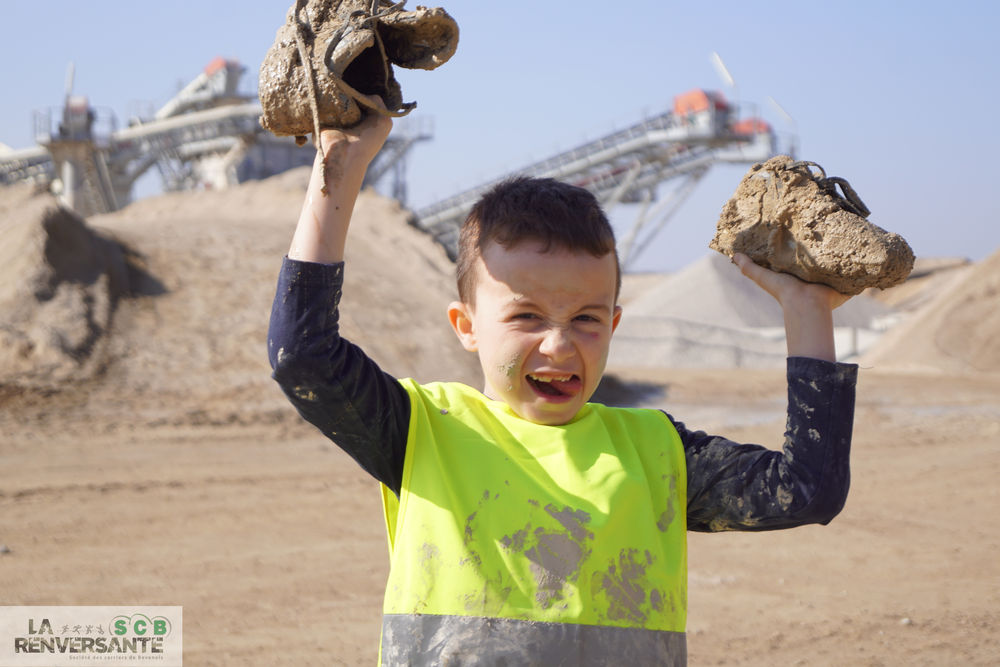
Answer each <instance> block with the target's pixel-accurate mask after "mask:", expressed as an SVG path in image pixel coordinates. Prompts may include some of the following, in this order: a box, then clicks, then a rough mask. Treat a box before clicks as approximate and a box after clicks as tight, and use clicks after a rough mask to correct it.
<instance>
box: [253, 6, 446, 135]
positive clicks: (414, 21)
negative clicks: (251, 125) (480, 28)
mask: <svg viewBox="0 0 1000 667" xmlns="http://www.w3.org/2000/svg"><path fill="white" fill-rule="evenodd" d="M300 4H301V3H299V2H296V3H294V4H293V5H292V7H291V8H290V9H289V10H288V15H287V17H286V20H285V23H284V25H282V26H281V27H280V28H279V29H278V33H277V35H276V36H275V40H274V44H273V45H272V46H271V48H270V49H269V50H268V52H267V55H266V56H265V58H264V62H263V63H262V64H261V67H260V77H259V81H258V95H259V97H260V102H261V107H262V111H263V114H262V115H261V118H260V123H261V125H262V126H263V127H264V128H266V129H267V130H270V131H271V132H272V133H274V134H276V135H278V136H305V135H307V134H309V133H311V132H313V127H314V125H313V112H312V100H313V95H314V94H315V96H316V110H317V114H318V116H319V124H320V127H324V128H329V127H351V126H353V125H356V124H357V123H359V122H360V121H361V119H362V118H363V117H364V115H365V113H367V111H366V108H365V104H366V103H365V100H364V99H363V98H362V97H360V96H359V94H360V95H361V96H364V95H378V96H379V97H381V98H382V101H383V102H384V103H385V107H386V109H387V110H388V111H389V112H390V113H391V115H403V114H405V113H406V112H407V111H408V110H409V109H411V108H412V107H413V106H415V105H414V104H412V103H410V104H404V102H403V93H402V91H401V89H400V86H399V82H398V81H397V80H396V77H395V75H394V73H393V69H392V66H393V65H394V64H395V65H399V66H400V67H405V68H408V69H434V68H436V67H438V66H440V65H442V64H444V63H445V62H447V61H448V59H449V58H451V56H452V55H453V54H454V53H455V49H456V48H457V46H458V24H457V23H456V22H455V20H454V19H453V18H452V17H451V16H449V15H448V13H447V12H445V11H444V10H443V9H441V8H440V7H435V8H428V7H421V6H418V7H417V8H416V10H414V11H402V10H401V9H400V8H399V7H396V6H394V5H393V4H392V3H389V2H384V1H383V2H381V3H380V4H379V9H380V13H379V15H378V18H372V16H371V13H370V11H369V10H370V8H371V4H372V3H371V1H370V0H308V2H306V3H305V4H304V5H303V6H301V7H300ZM401 4H402V3H400V5H401ZM296 10H299V11H296ZM300 41H301V46H302V48H303V50H304V52H305V53H306V54H307V61H308V62H306V63H305V65H306V66H307V67H309V68H310V69H311V71H312V73H313V77H314V81H315V86H316V90H315V93H314V92H313V89H312V86H311V85H310V83H309V78H308V75H307V73H306V70H305V68H304V67H303V60H302V57H301V55H300V52H299V42H300Z"/></svg>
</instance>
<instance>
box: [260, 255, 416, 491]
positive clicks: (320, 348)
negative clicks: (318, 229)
mask: <svg viewBox="0 0 1000 667" xmlns="http://www.w3.org/2000/svg"><path fill="white" fill-rule="evenodd" d="M343 283H344V263H343V262H340V263H338V264H316V263H312V262H298V261H295V260H290V259H288V258H287V257H286V258H285V260H284V262H283V263H282V266H281V273H280V275H279V277H278V288H277V291H276V293H275V295H274V304H273V306H272V307H271V323H270V327H269V329H268V335H267V343H268V356H269V358H270V361H271V368H272V369H273V371H274V372H273V374H272V376H273V377H274V379H275V380H276V381H277V382H278V384H279V385H280V386H281V389H282V391H283V392H285V395H286V396H288V399H289V400H290V401H291V402H292V404H293V405H294V406H295V408H296V409H297V410H298V411H299V414H300V415H302V417H303V418H304V419H305V420H306V421H308V422H310V423H311V424H313V425H314V426H316V427H317V428H318V429H319V430H320V431H322V432H323V434H324V435H325V436H326V437H328V438H330V439H331V440H332V441H333V442H335V443H336V444H337V446H338V447H340V448H341V449H343V450H344V451H345V452H347V453H348V454H349V455H350V456H351V457H352V458H353V459H354V460H355V461H357V462H358V463H359V464H360V465H361V467H362V468H363V469H364V470H365V471H366V472H368V473H369V474H370V475H372V476H373V477H374V478H375V479H377V480H378V481H380V482H382V483H383V484H385V485H386V486H388V487H389V488H390V489H392V490H393V491H394V492H396V493H397V494H398V493H399V488H400V484H401V480H402V477H403V457H404V455H405V453H406V434H407V429H408V426H409V420H410V402H409V398H408V396H407V394H406V390H405V389H403V387H402V386H401V385H400V384H399V382H397V381H396V378H394V377H392V376H391V375H389V374H388V373H385V372H384V371H382V369H380V368H379V367H378V364H376V363H375V362H374V361H373V360H372V359H370V358H369V357H368V356H367V355H366V354H365V353H364V352H363V351H362V350H361V348H359V347H358V346H356V345H354V344H352V343H350V342H349V341H347V340H345V339H344V338H342V337H341V336H340V329H339V312H338V308H339V305H340V297H341V293H342V290H343Z"/></svg>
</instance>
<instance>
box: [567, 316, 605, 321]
mask: <svg viewBox="0 0 1000 667" xmlns="http://www.w3.org/2000/svg"><path fill="white" fill-rule="evenodd" d="M573 319H575V320H576V321H578V322H600V321H601V319H600V318H599V317H596V316H594V315H577V316H576V317H574V318H573Z"/></svg>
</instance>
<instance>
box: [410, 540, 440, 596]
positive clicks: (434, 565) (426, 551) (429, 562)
mask: <svg viewBox="0 0 1000 667" xmlns="http://www.w3.org/2000/svg"><path fill="white" fill-rule="evenodd" d="M417 559H418V561H419V563H420V574H421V577H422V578H423V580H424V586H423V590H425V591H426V592H427V597H428V598H429V597H430V596H431V593H432V592H433V591H434V584H435V583H437V581H438V577H439V576H440V574H441V572H440V571H441V550H440V549H438V547H437V546H436V545H434V544H431V543H430V542H424V544H423V546H421V547H420V552H419V554H418V556H417ZM426 608H427V601H426V600H418V601H417V602H416V604H415V605H414V611H417V612H421V611H424V610H425V609H426Z"/></svg>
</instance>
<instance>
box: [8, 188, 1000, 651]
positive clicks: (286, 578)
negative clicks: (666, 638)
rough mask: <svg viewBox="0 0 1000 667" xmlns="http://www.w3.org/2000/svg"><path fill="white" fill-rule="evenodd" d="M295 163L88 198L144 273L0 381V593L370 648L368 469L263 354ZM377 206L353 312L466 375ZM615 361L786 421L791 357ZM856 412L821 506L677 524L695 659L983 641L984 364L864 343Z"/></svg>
mask: <svg viewBox="0 0 1000 667" xmlns="http://www.w3.org/2000/svg"><path fill="white" fill-rule="evenodd" d="M303 182H304V176H303V174H301V173H297V174H291V175H287V176H285V177H281V178H279V179H272V181H269V182H266V183H262V184H254V185H249V186H244V187H242V188H239V189H238V190H236V191H230V192H227V193H197V194H188V195H175V196H168V197H162V198H158V199H154V200H147V201H144V202H140V203H138V204H136V205H134V206H132V207H130V208H128V209H126V210H125V211H122V212H119V213H118V214H115V215H112V216H104V217H101V218H96V219H94V220H92V221H90V224H91V225H92V226H93V227H95V228H97V229H99V230H102V231H103V232H104V233H106V234H109V235H113V236H114V237H115V238H117V239H119V240H121V241H123V242H125V243H126V244H128V245H129V247H131V248H132V249H133V250H134V251H135V252H136V253H137V259H134V261H136V262H140V263H141V266H142V267H143V269H144V271H146V272H147V275H148V277H147V279H146V281H145V283H144V284H143V285H144V286H143V289H137V290H135V291H134V293H133V294H132V295H131V296H129V297H123V298H121V299H119V300H118V301H117V305H116V307H115V310H114V314H113V320H112V324H111V325H110V327H109V329H108V331H107V332H105V336H106V338H107V340H106V341H105V344H104V345H103V346H98V347H96V348H95V350H96V351H95V352H94V354H101V355H103V356H102V358H101V360H100V361H101V363H100V364H98V365H97V366H98V367H99V371H98V372H95V373H93V374H92V375H91V376H89V377H85V378H83V379H79V380H78V381H76V382H74V383H63V384H62V385H60V386H59V387H57V388H55V389H53V388H45V387H41V388H39V387H38V386H35V388H27V387H25V386H23V385H24V383H21V384H18V382H16V381H15V380H16V378H15V380H11V379H10V378H8V379H7V382H6V384H2V383H0V544H2V545H3V547H4V548H0V552H2V553H0V604H4V605H103V604H108V605H118V604H149V605H183V607H184V647H185V651H184V653H185V656H184V657H185V662H186V664H189V665H209V664H212V665H215V664H221V665H285V664H287V665H293V664H294V665H310V664H317V665H319V664H325V665H329V664H335V665H363V664H373V663H374V662H375V652H376V649H377V643H378V635H379V623H380V608H381V597H382V591H383V586H384V582H385V578H386V574H387V550H386V545H385V539H384V529H383V521H382V516H381V508H380V505H379V500H378V492H377V489H376V486H375V483H374V482H373V481H371V480H370V479H368V478H366V476H365V475H364V474H363V473H362V472H361V471H360V470H359V469H358V468H357V467H356V466H355V465H354V464H353V462H352V461H350V460H349V459H348V457H347V456H346V455H344V454H342V453H341V452H340V451H339V450H338V449H337V448H336V446H334V445H333V444H332V443H331V442H329V441H327V440H326V439H324V438H323V437H322V436H321V435H319V434H318V433H317V432H315V431H314V430H313V429H312V427H310V426H308V425H307V424H304V423H303V422H302V421H301V420H300V419H299V417H298V416H297V415H296V414H295V412H294V411H293V410H292V408H291V407H290V406H289V405H288V404H287V402H286V401H285V400H284V397H283V396H282V395H281V393H280V391H279V390H278V389H277V387H276V385H274V383H273V382H272V381H271V380H270V378H269V369H268V366H267V360H266V346H265V335H266V326H267V316H268V310H269V308H270V304H271V300H272V298H273V296H274V293H273V289H274V279H275V276H276V273H277V269H278V266H279V264H280V258H281V255H282V254H283V252H284V251H285V249H286V247H287V242H288V240H289V238H290V235H291V229H292V226H293V224H294V219H295V216H296V214H297V211H298V206H299V203H300V201H301V192H302V190H301V185H302V183H303ZM394 206H395V205H394V204H392V203H391V202H385V201H384V200H380V199H377V198H374V197H366V198H364V199H363V200H362V202H361V204H360V205H359V210H360V208H364V210H365V211H366V212H368V211H371V212H373V214H372V215H370V216H367V217H366V216H360V217H359V220H362V221H363V222H359V223H358V229H357V230H356V242H355V243H354V245H352V247H351V248H352V253H353V262H354V264H353V265H352V266H358V267H359V268H357V269H355V270H354V272H353V273H352V272H351V268H350V267H349V269H348V279H349V284H348V290H347V295H346V296H345V303H344V308H345V313H350V314H349V315H347V316H345V322H344V327H345V331H346V332H347V334H348V335H350V336H352V337H354V338H355V339H356V340H359V341H360V342H362V343H363V344H364V345H365V346H366V347H368V348H370V349H372V350H373V351H374V353H375V356H376V358H378V359H379V360H380V362H382V363H383V366H385V367H386V368H387V369H388V370H390V371H391V372H393V373H396V374H397V375H414V376H416V377H418V378H419V379H422V380H431V379H438V378H441V377H453V378H459V379H465V380H467V381H475V377H476V366H475V363H474V360H472V359H470V358H468V357H467V356H464V355H463V354H462V353H461V352H460V350H459V348H458V346H457V343H454V342H453V341H451V340H450V339H449V338H448V336H450V333H449V332H448V331H447V329H446V328H445V327H446V325H445V322H444V314H443V313H444V306H445V304H446V303H447V300H448V299H449V298H450V296H449V289H450V287H448V285H449V281H450V276H449V275H448V271H449V267H448V265H447V263H446V261H445V260H443V257H442V255H441V254H440V253H439V252H438V251H437V249H436V248H434V247H433V246H432V245H429V244H428V243H427V242H426V240H425V239H423V238H422V237H419V235H418V234H417V233H416V232H414V231H413V230H412V229H410V228H408V227H406V226H405V225H402V224H398V223H399V221H400V220H401V219H402V215H401V214H400V213H399V211H398V210H397V209H394V208H393V207H394ZM388 218H391V219H392V220H394V221H395V223H394V224H396V226H395V227H380V226H379V224H378V223H376V222H374V221H375V220H376V219H388ZM369 219H370V220H371V221H370V222H364V221H368V220H369ZM351 259H352V258H351V257H349V260H351ZM362 267H363V268H364V271H362ZM393 272H395V273H393ZM359 274H360V275H359ZM407 275H408V276H410V278H409V279H405V278H404V276H407ZM351 290H354V291H353V292H352V291H351ZM363 302H370V303H372V304H376V305H378V306H379V307H378V308H363V307H362V306H361V305H360V304H361V303H363ZM431 304H436V305H434V306H432V305H431ZM352 308H353V310H351V309H352ZM421 311H427V313H428V314H427V317H426V319H423V316H422V315H419V314H418V313H420V312H421ZM93 365H94V364H92V363H90V364H89V365H88V368H89V367H91V366H93ZM613 372H614V373H615V375H616V377H618V378H620V379H621V380H623V381H625V382H626V383H632V384H634V385H636V386H642V387H644V388H645V389H646V390H648V393H647V395H646V398H645V399H643V402H644V403H645V404H647V405H652V406H657V407H665V408H667V409H668V410H669V411H670V412H671V413H673V414H674V415H676V416H677V417H678V418H680V419H681V420H683V421H685V423H687V424H688V425H689V426H696V427H699V428H704V429H707V430H710V431H715V432H722V433H724V434H726V435H728V436H730V437H732V438H734V439H737V440H743V441H750V442H761V443H764V444H769V445H771V446H777V445H778V444H779V443H780V442H781V439H782V431H783V420H784V416H783V415H784V386H783V384H784V383H783V375H782V374H781V372H774V371H764V370H742V371H723V370H677V371H656V372H653V371H651V370H648V369H642V370H640V369H613ZM35 385H38V383H37V382H36V383H35ZM855 423H856V429H855V439H854V454H853V483H852V490H851V495H850V498H849V500H848V503H847V506H846V508H845V509H844V511H843V513H842V514H841V515H840V516H839V517H838V518H837V519H835V520H834V522H833V523H831V524H830V525H829V526H825V527H818V526H816V527H806V528H800V529H796V530H792V531H783V532H782V531H779V532H774V533H757V534H742V535H741V534H734V533H727V534H713V535H705V534H691V535H690V540H689V547H690V558H689V561H690V591H689V599H690V605H689V606H690V609H689V621H688V627H689V648H690V662H691V664H692V665H995V664H1000V558H998V557H997V554H998V553H1000V530H998V529H1000V519H998V512H997V506H998V504H1000V485H998V483H997V480H998V479H1000V374H998V373H990V372H971V371H963V372H956V371H948V372H941V371H932V370H923V371H915V370H890V368H889V367H888V366H886V367H883V366H881V365H880V364H875V365H874V366H873V367H866V368H863V369H862V372H861V380H860V383H859V388H858V406H857V414H856V420H855Z"/></svg>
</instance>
